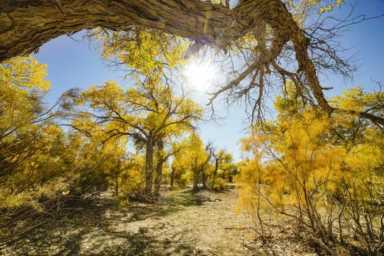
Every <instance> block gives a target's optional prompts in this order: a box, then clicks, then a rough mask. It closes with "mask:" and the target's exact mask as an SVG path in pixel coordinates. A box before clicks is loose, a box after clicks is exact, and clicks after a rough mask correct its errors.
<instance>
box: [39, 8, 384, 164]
mask: <svg viewBox="0 0 384 256" xmlns="http://www.w3.org/2000/svg"><path fill="white" fill-rule="evenodd" d="M352 3H353V4H354V5H355V7H354V8H355V12H354V13H355V14H354V15H355V16H357V15H360V14H365V15H367V16H376V15H380V14H383V13H384V0H368V1H361V0H360V1H353V2H352V1H347V4H346V5H345V6H344V7H343V8H340V9H339V10H337V11H336V15H337V16H338V17H343V16H345V15H346V14H347V13H348V12H349V10H350V4H352ZM340 42H341V44H342V46H343V47H345V48H347V49H349V50H348V52H347V55H348V56H352V62H353V64H355V65H356V66H357V68H358V69H357V71H356V72H355V73H354V76H353V78H352V79H344V78H342V77H340V76H335V75H333V74H326V75H323V76H322V77H321V80H322V83H323V84H324V85H326V86H333V87H334V88H335V89H334V90H332V91H330V92H328V95H336V94H338V93H340V92H342V91H343V90H344V89H346V88H350V87H352V86H361V87H363V88H366V89H367V90H372V89H374V88H375V84H374V81H384V53H383V49H384V47H383V44H384V18H381V19H376V20H371V21H367V22H364V23H362V24H358V25H354V26H352V27H350V28H349V30H348V31H347V32H345V33H344V35H343V36H342V37H340ZM36 57H37V59H38V60H39V61H40V62H41V63H45V64H48V78H49V80H51V82H52V87H51V90H50V92H49V93H48V95H47V97H46V101H47V102H48V103H51V102H54V101H55V99H57V98H58V97H59V96H60V95H61V93H63V92H64V91H66V90H68V89H70V88H74V87H76V88H87V87H88V86H90V85H100V84H102V83H103V82H105V81H108V80H115V81H117V82H119V83H120V84H121V85H123V86H127V85H128V84H130V81H129V79H128V80H127V79H124V75H125V74H124V72H122V71H121V70H117V69H116V68H114V67H111V66H110V65H108V63H107V62H105V61H103V60H102V59H101V57H100V54H99V51H98V50H97V49H96V48H95V45H94V44H90V42H89V41H87V40H85V39H82V37H81V35H76V36H74V38H70V37H67V36H62V37H59V38H57V39H54V40H52V41H50V42H48V43H47V44H45V45H44V46H43V47H41V49H40V51H39V53H38V54H36ZM194 97H195V98H196V99H197V100H199V98H201V97H203V96H202V95H201V93H196V94H195V95H194ZM203 98H204V97H203ZM219 109H220V111H219V115H220V116H224V117H225V118H224V119H220V120H218V121H209V122H203V123H202V125H201V126H200V133H201V135H202V137H203V138H204V140H205V141H207V142H208V141H209V142H213V143H214V145H215V146H216V147H218V148H225V149H227V150H229V151H231V152H232V154H233V155H234V156H235V158H237V159H239V158H240V155H241V154H240V151H239V140H240V138H241V137H243V136H244V135H245V134H246V127H247V124H248V123H247V120H246V115H245V110H244V108H243V107H242V106H239V105H233V106H231V107H229V108H226V107H223V106H219Z"/></svg>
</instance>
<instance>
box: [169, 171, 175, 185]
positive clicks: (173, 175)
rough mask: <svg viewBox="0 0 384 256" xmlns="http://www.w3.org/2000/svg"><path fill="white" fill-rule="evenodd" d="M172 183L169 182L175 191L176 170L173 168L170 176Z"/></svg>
mask: <svg viewBox="0 0 384 256" xmlns="http://www.w3.org/2000/svg"><path fill="white" fill-rule="evenodd" d="M170 176H171V177H170V182H169V186H170V188H171V189H173V187H174V185H175V170H174V169H173V168H172V169H171V175H170Z"/></svg>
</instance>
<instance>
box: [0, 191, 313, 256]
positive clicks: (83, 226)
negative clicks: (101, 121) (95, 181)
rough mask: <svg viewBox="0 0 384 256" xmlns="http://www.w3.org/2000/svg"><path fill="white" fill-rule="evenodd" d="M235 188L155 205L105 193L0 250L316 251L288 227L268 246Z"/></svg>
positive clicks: (171, 195)
mask: <svg viewBox="0 0 384 256" xmlns="http://www.w3.org/2000/svg"><path fill="white" fill-rule="evenodd" d="M236 202H237V197H236V192H235V191H234V190H230V191H227V192H223V193H211V192H200V193H198V194H191V193H190V191H188V190H184V191H174V192H168V193H166V194H165V195H164V197H163V198H162V199H161V200H160V201H159V202H158V203H156V204H142V203H131V204H129V205H127V206H124V207H122V206H120V207H117V206H116V205H115V204H114V203H113V200H107V199H106V198H104V199H102V200H99V201H98V202H97V203H94V204H91V205H78V206H76V207H72V208H68V209H64V210H62V211H64V212H65V211H67V214H62V215H60V216H59V217H55V218H53V219H51V220H49V221H48V222H47V223H46V224H44V225H43V226H41V227H39V228H37V229H34V230H33V232H31V233H28V235H25V236H24V237H23V238H22V239H20V240H17V241H15V242H13V243H12V244H11V245H9V246H7V247H5V248H3V249H2V250H0V255H128V256H131V255H132V256H139V255H154V256H157V255H159V256H162V255H175V256H176V255H201V256H202V255H207V256H209V255H220V256H221V255H222V256H227V255H228V256H237V255H313V254H312V253H308V252H306V251H308V249H307V248H306V247H305V246H303V245H302V244H300V243H299V241H296V240H295V238H294V236H293V234H291V233H290V229H289V227H286V228H284V229H276V230H274V231H273V236H274V239H273V241H274V242H273V243H272V242H271V243H270V244H268V245H267V246H266V245H265V244H262V243H261V241H258V240H257V239H255V237H256V235H255V232H254V231H253V229H252V227H253V225H252V223H251V221H250V218H249V217H248V216H246V215H244V214H239V213H238V212H237V211H236V210H235V209H236Z"/></svg>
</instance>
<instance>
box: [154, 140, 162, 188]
mask: <svg viewBox="0 0 384 256" xmlns="http://www.w3.org/2000/svg"><path fill="white" fill-rule="evenodd" d="M163 150H164V143H163V141H159V142H158V143H157V164H156V178H155V184H154V185H155V188H154V194H155V195H156V196H159V195H160V187H161V181H162V177H163V165H164V155H163Z"/></svg>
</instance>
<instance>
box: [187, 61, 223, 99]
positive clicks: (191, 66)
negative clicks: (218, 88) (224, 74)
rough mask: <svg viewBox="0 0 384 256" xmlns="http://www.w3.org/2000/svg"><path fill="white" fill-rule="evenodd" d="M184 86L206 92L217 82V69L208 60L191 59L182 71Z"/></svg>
mask: <svg viewBox="0 0 384 256" xmlns="http://www.w3.org/2000/svg"><path fill="white" fill-rule="evenodd" d="M182 73H183V76H184V78H185V82H186V86H187V87H188V88H190V89H193V90H197V91H200V92H206V91H208V90H209V89H210V88H212V86H213V85H214V84H215V83H216V82H217V81H218V77H219V69H218V67H217V66H216V65H215V63H214V62H213V61H212V60H210V59H209V58H197V57H195V58H191V59H189V60H188V62H187V64H186V66H185V67H184V69H183V72H182Z"/></svg>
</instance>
